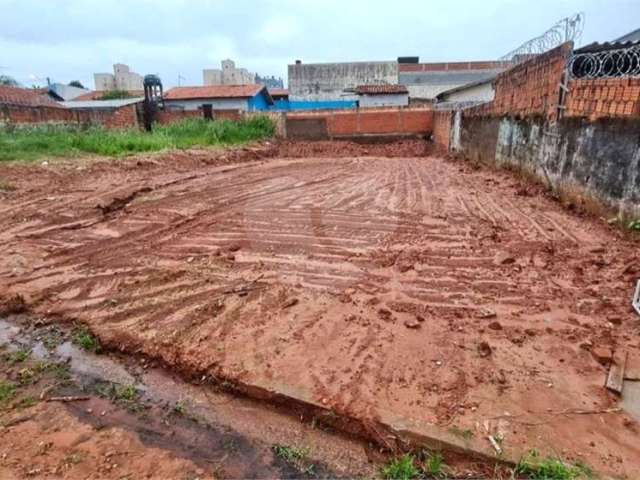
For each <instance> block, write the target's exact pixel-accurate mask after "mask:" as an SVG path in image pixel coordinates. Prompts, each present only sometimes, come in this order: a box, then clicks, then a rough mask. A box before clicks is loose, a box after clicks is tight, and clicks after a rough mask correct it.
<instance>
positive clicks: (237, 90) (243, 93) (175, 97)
mask: <svg viewBox="0 0 640 480" xmlns="http://www.w3.org/2000/svg"><path fill="white" fill-rule="evenodd" d="M163 98H164V104H165V108H167V109H169V110H171V109H179V110H203V111H206V110H207V109H210V110H213V111H215V110H227V111H230V110H231V111H243V112H255V111H261V110H267V109H268V108H269V107H270V106H271V105H273V98H272V97H271V95H270V94H269V91H268V90H267V88H266V87H265V86H264V85H255V84H254V85H207V86H204V87H174V88H172V89H171V90H169V91H168V92H167V93H165V94H164V97H163Z"/></svg>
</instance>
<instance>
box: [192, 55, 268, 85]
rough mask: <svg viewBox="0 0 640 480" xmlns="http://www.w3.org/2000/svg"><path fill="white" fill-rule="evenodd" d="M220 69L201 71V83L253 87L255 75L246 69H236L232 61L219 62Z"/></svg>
mask: <svg viewBox="0 0 640 480" xmlns="http://www.w3.org/2000/svg"><path fill="white" fill-rule="evenodd" d="M220 66H221V67H222V68H208V69H204V70H202V83H203V84H204V85H205V86H207V85H254V84H255V83H256V74H255V73H251V72H249V71H248V70H247V69H246V68H236V64H235V62H234V61H233V60H230V59H227V60H222V62H220Z"/></svg>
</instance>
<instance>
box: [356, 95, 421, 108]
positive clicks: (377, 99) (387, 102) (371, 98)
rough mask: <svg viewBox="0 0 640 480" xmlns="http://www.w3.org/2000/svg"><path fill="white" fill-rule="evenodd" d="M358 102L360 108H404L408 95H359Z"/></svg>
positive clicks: (407, 102)
mask: <svg viewBox="0 0 640 480" xmlns="http://www.w3.org/2000/svg"><path fill="white" fill-rule="evenodd" d="M358 100H359V102H360V103H359V105H360V107H361V108H367V107H385V106H394V107H406V106H407V105H409V94H407V93H394V94H388V95H360V96H359V98H358Z"/></svg>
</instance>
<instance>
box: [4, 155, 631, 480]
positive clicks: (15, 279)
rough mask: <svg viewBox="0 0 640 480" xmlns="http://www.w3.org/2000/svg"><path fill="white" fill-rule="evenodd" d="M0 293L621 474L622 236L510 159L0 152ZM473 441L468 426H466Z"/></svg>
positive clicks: (218, 362)
mask: <svg viewBox="0 0 640 480" xmlns="http://www.w3.org/2000/svg"><path fill="white" fill-rule="evenodd" d="M0 178H2V179H3V180H4V182H5V185H8V186H9V187H10V188H5V189H4V191H3V193H0V195H1V196H2V202H1V203H0V217H1V218H2V225H3V229H2V231H0V292H3V296H4V298H5V300H7V299H9V298H11V297H12V296H13V295H16V294H19V295H22V296H23V297H24V299H25V300H26V303H27V309H28V311H29V313H30V315H31V317H30V318H38V319H39V321H41V322H43V323H45V324H48V323H53V324H55V323H67V324H68V323H72V322H79V323H82V324H84V325H87V326H88V328H89V329H90V330H91V332H92V333H94V334H95V335H97V336H98V337H99V339H100V341H101V342H102V343H103V344H104V345H106V346H107V348H109V349H112V350H117V351H121V352H125V353H128V354H135V355H138V356H144V357H145V358H150V359H155V360H158V361H161V362H162V363H163V365H165V366H167V367H168V368H171V369H174V370H175V371H178V372H180V373H181V374H182V375H184V376H194V375H198V376H201V375H204V376H208V377H209V378H212V379H214V380H215V381H216V382H219V383H225V382H226V383H229V384H238V385H243V386H251V385H259V386H261V387H265V386H266V387H268V388H270V389H271V390H273V391H277V392H280V393H285V394H291V395H293V396H296V395H300V396H303V397H305V398H311V399H313V401H314V402H316V403H317V404H319V405H323V406H324V407H326V408H327V409H331V410H332V411H335V412H337V413H339V414H341V415H344V416H347V417H353V418H358V419H365V420H368V419H371V420H376V419H379V418H380V417H381V416H383V412H384V413H385V414H386V413H388V412H391V413H392V414H393V415H395V416H397V417H399V418H406V419H416V420H419V421H422V422H426V423H430V424H435V425H438V426H440V427H441V428H442V429H446V430H447V431H450V432H458V433H460V435H463V436H474V437H476V438H479V439H486V438H487V436H488V435H490V434H491V435H493V437H494V438H499V439H500V438H502V440H501V442H500V443H501V445H502V446H503V448H504V449H505V450H507V451H513V452H523V451H526V450H528V449H531V448H536V449H538V450H541V451H542V452H545V453H548V454H555V455H560V456H562V457H564V458H567V459H569V460H573V461H580V462H584V463H587V464H589V465H591V466H592V467H593V468H595V469H596V470H599V471H602V472H606V473H611V474H615V475H619V476H623V477H624V476H626V477H627V478H635V477H637V476H638V475H640V443H639V442H638V435H639V433H640V430H639V426H638V423H637V420H636V419H634V418H633V417H631V416H630V415H629V414H627V413H626V412H625V411H624V410H620V409H618V404H619V397H618V396H616V395H615V394H614V393H611V392H608V391H607V390H606V389H605V388H604V381H605V377H606V375H607V371H608V366H609V363H610V361H611V357H612V355H614V354H616V355H619V354H621V353H623V352H628V354H629V356H630V357H629V358H630V359H631V360H630V362H631V363H634V362H637V358H638V355H639V352H640V345H639V342H638V338H639V337H638V334H639V333H640V322H639V321H638V317H637V315H636V314H635V313H634V312H633V311H632V309H631V307H630V300H631V296H632V294H633V288H634V285H635V280H636V278H637V277H638V276H639V275H640V266H639V265H638V244H637V243H634V242H633V241H632V240H629V239H625V238H624V237H623V235H622V234H621V233H620V232H619V231H617V230H616V229H614V228H613V227H611V226H609V225H607V223H606V222H604V221H602V220H601V219H597V218H591V217H589V216H586V215H582V214H580V213H578V212H577V211H576V209H573V210H571V209H568V208H567V207H566V206H563V205H561V204H560V203H559V202H557V201H554V200H553V199H552V198H549V197H548V196H547V195H546V194H544V192H543V191H542V190H541V189H540V188H539V187H536V186H532V185H530V184H529V183H527V182H525V181H524V180H521V179H519V178H517V177H516V176H515V175H514V174H511V173H505V172H498V171H494V170H492V169H488V168H478V167H474V166H472V165H469V164H468V163H465V162H464V161H461V160H451V159H446V158H442V157H440V156H437V155H435V154H433V153H430V152H429V150H428V149H427V148H425V145H424V144H423V143H420V142H405V143H403V144H400V145H392V146H389V145H378V146H370V145H367V146H359V145H355V144H342V143H327V144H322V143H321V144H285V145H264V146H260V147H253V148H249V149H241V150H237V151H234V152H210V151H194V152H182V153H175V154H163V155H154V156H150V157H148V158H135V159H129V160H121V161H108V162H104V161H99V162H70V161H65V162H55V163H54V162H52V163H49V164H47V165H36V166H10V165H8V166H0ZM487 442H488V440H487Z"/></svg>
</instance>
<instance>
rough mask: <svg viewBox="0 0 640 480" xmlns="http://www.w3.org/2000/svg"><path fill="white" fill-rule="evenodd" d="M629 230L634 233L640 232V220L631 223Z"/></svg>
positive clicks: (628, 226)
mask: <svg viewBox="0 0 640 480" xmlns="http://www.w3.org/2000/svg"><path fill="white" fill-rule="evenodd" d="M627 228H628V229H629V230H631V231H633V232H640V219H638V220H632V221H631V222H629V225H627Z"/></svg>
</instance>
